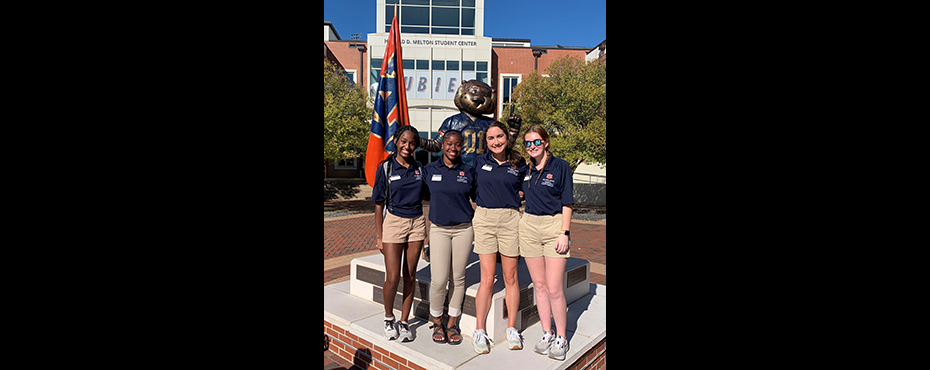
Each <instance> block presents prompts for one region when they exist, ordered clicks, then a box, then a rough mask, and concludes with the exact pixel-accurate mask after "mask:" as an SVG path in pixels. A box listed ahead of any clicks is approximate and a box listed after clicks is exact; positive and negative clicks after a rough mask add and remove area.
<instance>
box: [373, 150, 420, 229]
mask: <svg viewBox="0 0 930 370" xmlns="http://www.w3.org/2000/svg"><path fill="white" fill-rule="evenodd" d="M390 158H391V163H392V165H393V167H392V170H391V171H392V172H391V178H390V180H391V207H390V208H388V212H390V213H391V214H393V215H395V216H400V217H407V218H411V217H417V216H421V215H423V201H422V200H421V198H420V197H421V196H422V195H423V194H424V193H426V192H427V189H426V186H423V173H422V171H423V168H422V167H421V166H420V162H417V161H414V163H413V164H411V165H409V166H407V168H404V166H401V165H400V163H397V159H394V156H391V157H390ZM384 188H385V182H384V167H382V166H381V165H379V166H378V168H377V170H375V184H374V187H372V189H371V200H373V201H375V202H376V203H377V202H384V194H383V193H384ZM384 206H385V207H388V205H387V204H385V205H384Z"/></svg>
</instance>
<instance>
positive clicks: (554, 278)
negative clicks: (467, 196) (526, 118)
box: [519, 125, 575, 360]
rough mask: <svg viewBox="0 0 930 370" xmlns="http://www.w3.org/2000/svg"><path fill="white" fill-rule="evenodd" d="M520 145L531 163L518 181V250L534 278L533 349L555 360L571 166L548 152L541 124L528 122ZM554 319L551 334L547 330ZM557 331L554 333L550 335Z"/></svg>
mask: <svg viewBox="0 0 930 370" xmlns="http://www.w3.org/2000/svg"><path fill="white" fill-rule="evenodd" d="M523 140H524V141H523V145H524V146H525V147H526V152H527V153H528V154H529V155H530V160H531V162H532V164H531V165H530V171H529V173H528V174H527V176H526V177H525V178H524V180H523V193H524V196H525V197H526V208H525V210H524V213H523V217H522V218H521V219H520V228H519V234H520V255H521V256H523V258H524V259H525V260H526V268H527V270H529V272H530V278H531V279H533V289H534V293H535V294H536V307H537V309H538V310H539V319H540V320H539V323H540V324H541V325H542V329H543V336H542V339H540V341H539V343H537V344H536V348H535V349H534V351H535V352H536V353H539V354H542V355H548V356H549V357H550V358H553V359H556V360H565V353H566V352H568V340H567V339H566V338H565V324H566V320H567V316H568V310H567V305H566V303H565V295H564V294H563V289H562V286H563V282H562V280H563V276H564V275H565V263H566V261H567V260H568V257H569V256H570V255H571V253H570V252H569V250H570V249H571V248H570V244H569V230H568V228H569V226H570V225H571V222H572V205H573V204H574V203H575V200H574V198H573V196H572V170H571V166H569V164H568V162H566V161H565V160H564V159H562V158H557V157H555V156H553V155H552V153H551V152H550V151H549V133H548V132H547V131H546V129H545V128H543V127H542V126H540V125H533V126H530V128H528V129H527V130H526V133H525V134H524V135H523ZM549 315H552V318H553V319H555V327H556V333H553V331H552V322H551V320H550V318H549ZM553 334H556V335H553Z"/></svg>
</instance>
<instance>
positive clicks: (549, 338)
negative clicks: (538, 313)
mask: <svg viewBox="0 0 930 370" xmlns="http://www.w3.org/2000/svg"><path fill="white" fill-rule="evenodd" d="M554 340H555V335H552V333H551V332H548V331H547V332H546V333H545V334H543V336H542V339H540V340H539V343H536V348H534V349H533V351H534V352H536V353H538V354H541V355H548V354H549V347H550V346H551V345H552V342H553V341H554Z"/></svg>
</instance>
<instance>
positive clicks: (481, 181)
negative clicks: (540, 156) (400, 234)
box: [472, 121, 528, 354]
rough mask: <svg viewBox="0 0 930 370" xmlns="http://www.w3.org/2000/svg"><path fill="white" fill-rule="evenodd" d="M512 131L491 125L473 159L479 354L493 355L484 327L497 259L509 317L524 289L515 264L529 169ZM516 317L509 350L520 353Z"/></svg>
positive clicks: (509, 334)
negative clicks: (515, 146)
mask: <svg viewBox="0 0 930 370" xmlns="http://www.w3.org/2000/svg"><path fill="white" fill-rule="evenodd" d="M508 131H509V130H508V128H507V126H506V125H505V124H503V123H501V122H496V121H495V122H492V123H491V124H490V125H488V129H487V135H486V136H485V140H487V145H486V146H487V148H488V150H489V152H488V153H485V154H481V155H478V156H477V157H475V167H476V169H475V170H476V172H477V173H478V180H477V182H478V189H477V192H476V193H477V199H476V200H475V203H476V204H477V205H478V208H476V209H475V218H474V219H473V220H472V224H473V225H474V228H475V253H477V254H478V259H479V261H480V262H479V263H480V266H481V283H480V284H479V285H478V293H477V294H476V295H475V314H476V319H477V323H476V324H475V333H474V335H473V336H472V337H473V338H474V348H475V352H477V353H478V354H484V353H488V352H490V345H489V344H488V342H490V340H489V339H488V335H487V332H486V331H485V325H486V321H487V318H488V312H489V311H490V309H491V297H492V293H493V289H492V288H493V287H494V280H495V279H494V275H495V274H496V272H497V271H495V270H496V268H497V254H498V252H499V253H500V256H501V270H502V271H501V275H502V278H503V280H504V291H505V293H504V298H505V301H506V302H507V312H517V307H518V304H519V303H520V288H519V285H518V281H517V260H518V258H519V257H520V239H519V235H518V228H519V223H520V210H519V208H520V194H519V191H520V185H521V184H522V183H523V177H524V176H525V175H526V171H527V169H528V166H527V164H526V160H525V159H523V156H522V155H520V153H519V152H517V151H516V150H513V141H512V140H510V138H511V137H510V135H508ZM516 320H517V315H508V316H507V341H508V346H507V347H508V348H510V349H512V350H514V349H522V348H523V342H522V337H521V336H520V332H519V331H517V329H516V328H515V326H516Z"/></svg>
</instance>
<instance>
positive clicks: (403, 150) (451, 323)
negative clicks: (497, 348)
mask: <svg viewBox="0 0 930 370" xmlns="http://www.w3.org/2000/svg"><path fill="white" fill-rule="evenodd" d="M407 127H410V126H404V127H402V128H401V129H400V130H398V134H397V135H395V145H396V146H397V148H398V155H392V156H391V157H389V158H388V161H393V162H392V164H394V169H396V170H398V171H397V172H396V173H395V175H393V176H390V180H391V181H390V182H385V184H382V183H381V182H382V181H384V180H383V176H381V177H379V176H380V175H381V171H380V169H379V172H378V174H379V175H377V176H376V179H375V186H374V188H373V195H372V199H373V200H374V201H375V202H376V207H375V208H376V220H375V223H376V232H377V235H378V236H379V237H378V246H379V249H381V248H382V244H383V249H382V253H383V254H384V257H385V269H386V274H385V275H386V281H385V285H384V302H385V336H387V337H388V338H389V339H394V338H395V337H398V335H397V333H396V331H394V332H392V331H391V330H390V329H389V327H391V328H392V327H393V320H394V319H393V314H392V312H393V301H394V299H393V298H394V295H395V294H396V288H397V276H398V275H399V273H398V270H403V276H404V295H403V296H404V305H403V313H402V317H403V318H404V320H402V321H401V324H400V328H401V334H400V335H399V337H400V338H403V340H404V341H408V340H410V339H412V336H411V335H410V334H409V328H408V327H407V325H406V319H407V317H408V315H409V311H410V303H412V293H413V286H414V281H415V278H414V277H415V273H416V264H417V257H418V254H419V252H420V248H421V247H422V245H423V240H424V239H426V240H432V245H431V251H430V273H431V284H430V299H429V302H430V315H432V317H433V324H434V325H433V326H431V328H433V340H434V341H436V342H440V343H444V342H449V343H451V344H458V343H460V342H461V340H462V339H461V332H460V330H459V329H458V326H457V319H458V317H459V316H460V315H461V312H462V303H463V301H464V296H465V284H464V280H465V277H464V275H465V268H466V265H467V261H468V255H469V253H470V252H471V251H470V250H469V248H468V245H470V244H471V242H472V240H474V242H475V243H474V246H475V247H474V252H475V253H476V254H478V256H479V261H480V268H481V283H480V285H479V287H478V293H477V295H476V302H475V305H476V318H477V324H476V330H475V332H474V335H473V337H474V349H475V352H478V353H488V352H489V350H490V340H489V338H488V336H487V333H486V332H485V324H486V320H487V316H488V311H489V309H490V303H491V295H492V287H493V285H494V276H495V273H496V271H495V269H496V264H497V260H496V256H497V254H498V253H500V255H501V266H502V277H503V280H504V286H505V291H506V293H505V300H506V305H507V310H508V312H511V314H510V315H509V317H508V328H507V334H508V342H509V346H508V348H510V349H521V348H523V343H522V337H521V336H520V334H519V332H518V331H517V330H516V328H515V321H516V315H515V314H514V313H516V312H517V307H518V303H519V285H518V281H517V261H518V257H519V256H523V258H524V259H525V260H526V266H527V269H528V270H529V272H530V276H531V278H532V280H533V285H534V288H535V289H534V290H535V294H536V304H537V309H538V311H539V317H540V319H541V320H540V323H541V326H542V328H543V331H544V333H543V336H542V338H541V339H540V341H539V343H537V344H536V346H535V348H534V350H535V351H536V352H537V353H540V354H543V355H548V356H549V357H551V358H554V359H557V360H564V359H565V354H566V352H567V351H568V341H567V339H566V338H565V324H566V320H567V307H566V302H565V297H564V294H563V291H562V286H563V281H562V277H563V275H564V273H565V264H566V260H567V258H568V257H569V256H570V252H569V250H570V248H569V238H570V236H569V235H570V231H569V230H568V229H569V226H570V224H571V215H572V208H571V207H572V205H573V203H574V199H573V197H572V178H571V175H572V172H571V168H570V166H569V164H568V162H566V161H565V160H563V159H561V158H556V157H553V156H552V154H551V153H550V152H549V134H548V132H546V130H545V129H544V128H543V127H542V126H539V125H534V126H531V127H530V128H529V129H527V131H526V133H525V135H524V140H525V141H524V145H525V147H526V149H527V153H528V154H529V155H530V157H531V162H532V164H531V165H529V166H528V165H527V164H526V162H525V160H524V159H523V157H522V156H521V155H520V154H519V153H518V152H516V151H515V150H513V148H512V147H511V144H510V140H508V139H509V137H508V129H507V127H506V125H504V124H502V123H500V122H493V123H492V124H490V125H489V126H488V129H487V131H486V140H487V148H488V149H489V152H488V153H486V154H484V155H481V156H478V157H476V162H475V164H476V166H475V167H471V166H468V165H465V164H464V163H462V162H461V159H460V154H461V151H462V142H463V140H462V135H461V134H460V133H458V132H457V131H454V130H452V131H449V132H447V133H446V134H445V135H444V137H443V142H442V147H443V156H442V159H441V160H440V161H436V162H433V163H430V164H428V165H427V166H426V167H425V168H423V174H422V176H421V174H420V171H419V163H418V162H416V161H415V160H413V159H412V154H413V150H415V149H416V142H417V141H418V140H417V139H418V137H417V133H416V130H415V129H412V127H411V129H412V130H408V131H406V132H404V133H402V132H401V131H402V130H404V129H406V128H407ZM450 134H451V135H450ZM398 158H399V159H398ZM411 168H415V169H411ZM411 173H412V174H411ZM416 180H418V181H416ZM414 182H418V183H419V185H415V184H414ZM386 185H389V186H391V187H392V188H391V191H390V192H387V193H388V194H390V195H391V198H388V200H389V201H390V200H394V208H393V209H389V213H388V215H387V216H385V218H384V222H385V224H384V226H382V225H381V221H382V220H381V219H380V218H381V217H380V215H381V207H382V206H381V205H378V204H383V203H382V202H385V200H384V199H385V196H383V195H381V192H382V189H383V188H384V187H385V186H386ZM427 189H428V190H429V193H430V194H432V196H431V206H430V212H429V220H430V226H427V225H426V223H425V221H423V219H422V218H423V215H422V214H423V212H422V203H421V202H420V199H421V194H422V193H424V191H425V190H427ZM521 189H522V191H523V193H524V196H525V199H526V207H525V212H524V213H523V215H522V217H521V215H520V212H519V207H520V203H521V199H520V194H519V192H520V191H521ZM469 199H472V200H474V201H475V203H476V204H477V206H478V207H477V209H475V210H473V209H472V206H471V203H470V202H469ZM398 205H399V206H400V208H398ZM398 209H400V210H398ZM417 210H419V212H417ZM395 215H396V217H394V216H395ZM418 217H419V221H418V220H417V218H418ZM395 218H399V219H404V220H395ZM388 221H391V222H392V224H391V225H390V226H389V224H388ZM398 221H404V222H403V223H400V222H398ZM395 228H396V231H393V229H395ZM388 229H391V230H392V232H386V231H384V230H388ZM428 233H432V235H430V236H431V238H430V237H427V234H428ZM382 234H384V235H383V236H382ZM403 252H406V259H405V260H406V262H407V263H406V264H403V266H400V265H401V263H400V261H401V259H402V258H401V255H400V254H401V253H403ZM450 276H451V278H452V282H453V284H452V285H453V288H452V296H451V297H450V299H449V320H448V324H447V326H446V327H445V328H443V327H442V324H441V316H442V312H443V303H444V301H445V296H446V294H447V289H446V286H447V282H448V281H449V278H450ZM408 277H409V283H408ZM392 278H393V280H392ZM392 285H393V290H392V289H391V286H392ZM408 287H409V293H410V294H408ZM389 295H390V297H389ZM408 298H409V300H410V301H411V302H409V303H408ZM550 315H551V316H552V317H553V318H554V319H555V326H556V330H555V331H553V330H552V327H551V321H550V319H549V317H550Z"/></svg>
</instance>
